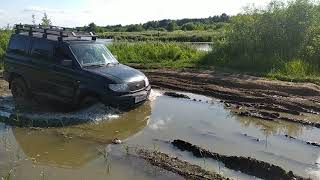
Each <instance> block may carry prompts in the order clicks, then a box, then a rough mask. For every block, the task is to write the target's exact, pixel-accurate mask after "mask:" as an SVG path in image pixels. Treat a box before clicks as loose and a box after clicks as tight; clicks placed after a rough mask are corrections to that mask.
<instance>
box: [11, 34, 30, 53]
mask: <svg viewBox="0 0 320 180" xmlns="http://www.w3.org/2000/svg"><path fill="white" fill-rule="evenodd" d="M29 43H30V39H29V38H27V37H24V36H13V37H12V38H11V40H10V43H9V47H8V52H13V53H16V54H21V55H23V54H26V52H27V51H28V47H29Z"/></svg>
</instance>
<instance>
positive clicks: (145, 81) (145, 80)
mask: <svg viewBox="0 0 320 180" xmlns="http://www.w3.org/2000/svg"><path fill="white" fill-rule="evenodd" d="M144 84H145V85H146V87H148V86H149V84H150V83H149V80H148V78H144Z"/></svg>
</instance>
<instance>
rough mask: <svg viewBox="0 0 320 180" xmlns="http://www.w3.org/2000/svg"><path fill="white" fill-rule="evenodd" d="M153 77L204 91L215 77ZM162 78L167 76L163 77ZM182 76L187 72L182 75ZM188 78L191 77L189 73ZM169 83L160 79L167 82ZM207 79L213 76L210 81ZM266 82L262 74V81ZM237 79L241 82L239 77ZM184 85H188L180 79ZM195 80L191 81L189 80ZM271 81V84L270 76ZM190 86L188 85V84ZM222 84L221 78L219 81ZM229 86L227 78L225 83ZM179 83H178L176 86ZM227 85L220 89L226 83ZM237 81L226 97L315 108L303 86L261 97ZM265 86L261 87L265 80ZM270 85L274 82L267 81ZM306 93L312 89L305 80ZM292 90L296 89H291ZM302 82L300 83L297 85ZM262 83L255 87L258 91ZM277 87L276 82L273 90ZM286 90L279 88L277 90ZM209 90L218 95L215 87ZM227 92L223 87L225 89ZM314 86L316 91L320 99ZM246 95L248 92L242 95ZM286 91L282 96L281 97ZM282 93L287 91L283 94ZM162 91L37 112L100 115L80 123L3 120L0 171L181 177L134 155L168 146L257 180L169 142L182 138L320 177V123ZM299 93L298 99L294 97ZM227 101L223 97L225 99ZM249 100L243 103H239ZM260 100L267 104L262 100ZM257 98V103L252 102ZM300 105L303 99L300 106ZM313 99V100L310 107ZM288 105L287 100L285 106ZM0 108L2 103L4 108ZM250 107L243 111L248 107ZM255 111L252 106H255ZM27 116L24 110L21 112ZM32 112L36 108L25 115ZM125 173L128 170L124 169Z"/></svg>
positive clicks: (34, 175) (309, 115) (36, 175)
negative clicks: (125, 101)
mask: <svg viewBox="0 0 320 180" xmlns="http://www.w3.org/2000/svg"><path fill="white" fill-rule="evenodd" d="M147 74H148V75H149V76H150V77H151V81H152V83H153V84H154V85H155V87H158V88H166V89H168V88H170V89H175V90H178V88H177V87H180V88H181V89H180V90H183V91H191V92H194V93H201V94H205V92H204V93H202V92H200V91H199V92H196V89H197V88H196V87H200V88H198V89H200V90H205V89H206V88H207V90H208V88H209V90H210V87H211V88H213V86H218V85H215V84H214V83H211V85H210V84H209V82H206V83H205V82H201V81H200V80H193V81H191V80H190V79H189V80H188V75H186V74H181V73H179V75H172V74H171V75H170V77H169V75H159V74H158V73H156V72H149V73H148V72H147ZM159 76H161V77H162V76H163V78H158V77H159ZM182 76H183V77H182ZM184 76H185V77H187V78H184ZM164 79H167V81H166V82H167V83H166V85H162V84H164V83H165V80H164ZM208 81H209V80H208ZM259 81H260V80H259ZM226 82H227V81H226ZM234 82H237V81H234ZM182 83H185V84H182ZM188 83H189V84H188ZM248 83H252V81H248ZM271 83H273V82H271ZM187 84H188V85H187ZM216 84H217V83H216ZM227 84H228V83H227ZM3 85H4V86H2V88H1V89H3V90H2V93H3V94H1V98H2V99H0V101H1V103H0V106H4V104H6V105H8V104H9V105H10V102H11V99H10V98H11V97H10V93H9V92H8V91H7V90H5V88H6V87H5V86H6V84H5V83H3ZM178 85H179V86H178ZM220 86H221V88H220ZM230 86H231V85H219V88H217V89H216V90H217V92H218V91H219V90H221V89H222V88H225V89H229V90H230V91H231V90H232V93H233V94H231V92H230V91H229V90H224V91H223V92H224V93H223V94H228V95H230V96H228V97H232V96H235V97H239V96H240V95H241V97H242V95H243V94H247V93H245V92H248V94H249V95H250V96H249V95H246V96H243V97H250V98H257V97H267V98H270V99H271V100H270V102H272V103H271V104H276V105H279V106H280V105H281V104H280V101H278V100H279V99H277V98H276V96H275V94H277V96H278V97H279V98H280V99H281V98H282V101H283V100H284V99H283V98H287V99H291V100H288V101H284V102H285V103H286V104H291V105H295V106H297V107H298V106H299V107H302V108H303V109H306V110H309V109H308V108H307V107H309V106H316V100H313V99H312V98H311V97H312V96H307V95H303V94H302V95H301V94H299V92H295V91H293V90H292V92H291V91H290V92H286V91H283V92H282V91H281V92H280V90H276V89H277V88H273V90H272V91H271V90H270V92H271V93H272V92H273V96H274V98H271V97H273V96H271V95H264V93H262V94H261V95H258V93H257V92H260V91H261V92H265V91H267V90H266V89H263V88H260V89H259V88H257V87H255V88H253V89H252V90H250V91H249V90H248V88H245V85H243V86H242V88H239V89H237V88H231V87H230ZM261 86H262V85H261ZM268 86H271V85H268ZM306 86H307V89H308V91H313V90H310V89H312V87H313V85H310V86H311V87H308V86H309V84H307V85H306ZM291 88H292V89H294V88H296V87H291ZM297 88H299V87H297ZM254 89H257V90H254ZM271 89H272V88H271ZM278 89H281V88H278ZM206 92H207V93H211V92H213V94H206V95H210V96H214V97H216V96H215V94H214V93H216V92H215V91H213V89H211V91H206ZM219 92H221V91H219ZM316 92H317V91H316V88H315V89H314V93H315V94H313V96H314V97H316V96H317V94H316ZM241 93H242V94H241ZM281 93H283V94H282V95H280V94H281ZM284 93H286V94H287V96H284ZM163 94H164V91H162V90H153V92H152V96H151V97H150V101H149V102H147V103H146V104H144V105H143V106H141V107H139V108H137V109H135V110H132V111H129V112H119V111H117V110H114V109H112V108H106V107H103V106H101V105H99V104H98V105H95V106H94V107H91V108H89V109H86V110H84V111H80V112H75V113H72V114H65V113H52V112H43V113H33V114H32V115H33V116H32V117H33V119H42V120H50V119H68V118H70V116H71V117H72V118H77V117H80V118H85V119H86V118H88V117H86V116H84V115H85V114H88V113H89V114H97V116H95V117H94V118H93V119H92V120H91V121H89V122H87V123H82V124H78V125H72V126H65V127H58V128H35V127H33V126H31V127H15V126H10V125H8V124H4V123H0V139H1V143H0V159H1V162H0V177H2V176H5V175H6V174H7V173H8V172H9V171H10V169H13V173H12V174H13V175H14V179H41V178H42V177H45V179H79V178H80V179H81V178H83V179H93V178H94V179H105V178H110V179H119V178H121V179H132V178H133V177H135V178H139V179H179V178H182V177H181V176H179V175H177V174H174V173H171V172H169V171H166V170H163V169H161V168H156V167H154V166H151V165H150V164H149V163H148V162H146V161H144V160H142V159H141V158H137V157H136V156H128V154H132V153H133V152H134V151H135V150H136V149H139V148H146V149H151V150H156V151H161V152H165V153H167V154H169V155H171V156H173V157H178V158H179V159H182V160H186V161H188V162H190V163H192V164H196V165H199V166H200V167H202V168H204V169H206V170H209V171H212V172H216V173H218V174H221V175H223V176H224V177H229V178H233V179H256V178H255V177H253V176H250V175H247V174H245V173H241V172H238V171H234V170H232V169H229V168H226V167H225V166H224V164H223V163H222V162H220V161H216V160H212V159H206V158H202V159H201V158H200V159H199V158H196V157H194V156H193V155H192V154H191V153H189V152H182V151H180V150H178V149H177V148H175V147H174V146H173V145H172V144H171V143H170V142H171V141H173V140H175V139H183V140H185V141H188V142H191V143H192V144H195V145H198V146H201V147H203V148H205V149H209V150H210V151H212V152H215V153H219V154H222V155H226V156H239V157H251V158H255V159H257V160H260V161H264V162H267V163H271V164H274V165H277V166H279V167H281V168H283V169H284V170H286V171H293V173H295V174H296V175H299V176H303V177H306V178H308V177H311V178H313V179H318V178H320V167H319V163H320V160H319V159H320V151H319V150H320V149H319V147H317V146H315V145H312V144H310V143H309V144H308V143H307V142H319V138H318V137H319V136H320V129H319V128H317V127H314V126H309V125H303V124H301V123H295V122H290V121H284V120H277V121H271V120H266V119H263V118H256V117H246V116H239V115H238V114H239V111H248V112H249V111H250V110H252V109H253V110H259V111H261V109H258V108H256V107H255V105H254V103H255V102H252V101H250V102H248V101H245V102H243V101H244V100H241V101H237V102H234V100H233V101H232V102H230V101H231V100H230V98H229V99H226V98H223V96H222V97H220V98H219V99H216V98H212V97H208V96H207V97H206V96H202V95H196V94H190V93H183V94H185V95H187V96H189V97H190V99H183V98H173V97H169V96H165V95H163ZM295 98H297V99H300V101H298V100H296V101H295V100H294V99H295ZM221 100H223V102H220V101H221ZM240 102H241V103H243V104H240ZM256 103H260V104H261V102H258V101H257V102H256ZM248 104H253V105H252V106H247V105H248ZM297 104H298V105H297ZM307 105H308V106H307ZM281 106H282V108H283V109H284V108H287V109H289V108H288V107H289V106H287V105H286V106H285V105H283V104H282V105H281ZM0 109H1V108H0ZM243 109H244V110H243ZM1 110H2V111H0V114H2V115H3V114H5V113H12V111H11V110H10V108H9V107H8V106H7V107H6V108H2V109H1ZM263 111H267V112H270V113H271V112H272V113H280V114H281V116H284V117H291V118H293V119H294V118H299V119H304V120H306V121H313V122H317V121H318V118H319V116H318V115H316V109H314V110H313V111H312V112H305V111H304V110H301V111H299V115H295V114H292V113H288V112H282V111H281V112H279V111H270V109H268V110H266V109H263ZM250 112H251V111H250ZM20 115H21V116H23V114H21V113H20ZM27 115H30V114H27ZM114 138H118V139H121V140H122V141H124V144H121V145H112V144H111V141H112V140H113V139H114ZM124 172H125V173H124Z"/></svg>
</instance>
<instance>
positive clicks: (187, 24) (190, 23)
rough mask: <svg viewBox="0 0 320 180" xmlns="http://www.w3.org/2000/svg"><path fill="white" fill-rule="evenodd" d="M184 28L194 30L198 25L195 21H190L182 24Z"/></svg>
mask: <svg viewBox="0 0 320 180" xmlns="http://www.w3.org/2000/svg"><path fill="white" fill-rule="evenodd" d="M182 29H183V30H184V31H192V30H195V29H196V26H195V24H194V23H193V22H189V23H186V24H184V25H182Z"/></svg>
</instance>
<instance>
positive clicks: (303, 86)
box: [142, 69, 320, 127]
mask: <svg viewBox="0 0 320 180" xmlns="http://www.w3.org/2000/svg"><path fill="white" fill-rule="evenodd" d="M142 71H143V72H144V73H145V74H146V75H147V76H148V77H149V79H150V81H151V84H152V85H153V87H154V88H162V89H170V90H178V91H186V92H191V93H196V94H202V95H206V96H211V97H214V98H217V99H220V100H221V101H222V102H224V103H225V104H226V105H228V106H232V107H235V108H238V109H239V108H244V109H245V110H255V111H256V112H257V113H258V114H261V113H263V111H273V112H276V113H287V114H290V115H293V116H294V117H293V118H291V119H290V118H285V117H282V118H280V120H285V121H291V122H295V123H300V124H303V125H311V126H315V127H320V124H319V123H311V122H308V121H307V122H306V123H305V119H303V118H302V117H300V116H301V115H303V114H305V113H307V114H316V115H319V114H320V86H318V85H316V84H312V83H292V82H283V81H269V80H265V79H263V78H259V77H253V76H249V75H239V74H231V73H222V72H216V71H209V70H208V71H197V70H165V69H151V70H150V69H142ZM242 115H243V116H250V117H254V116H253V114H252V113H251V114H249V113H244V114H242ZM266 117H267V116H263V118H264V119H266ZM257 118H260V116H257ZM267 118H268V119H270V117H267ZM271 119H279V118H278V117H272V118H271Z"/></svg>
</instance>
